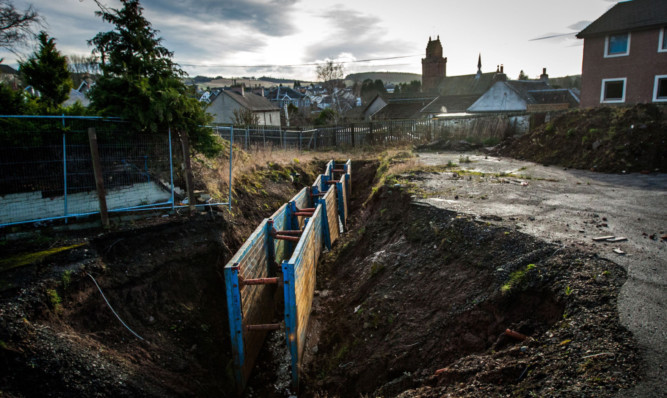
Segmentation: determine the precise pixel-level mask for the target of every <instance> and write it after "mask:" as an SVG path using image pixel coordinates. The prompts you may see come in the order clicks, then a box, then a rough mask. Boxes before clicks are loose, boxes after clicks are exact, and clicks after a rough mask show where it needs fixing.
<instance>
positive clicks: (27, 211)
mask: <svg viewBox="0 0 667 398" xmlns="http://www.w3.org/2000/svg"><path fill="white" fill-rule="evenodd" d="M169 198H171V193H170V192H167V191H165V190H164V189H162V188H161V187H160V186H159V185H157V184H155V183H153V182H144V183H138V184H133V185H128V186H126V187H123V188H119V189H112V190H109V191H107V208H108V209H109V210H113V209H120V208H125V207H133V206H139V205H145V204H151V203H160V202H166V201H167V200H169ZM64 206H65V198H64V197H63V196H57V197H53V198H43V197H42V192H41V191H38V192H25V193H16V194H9V195H4V196H0V224H4V223H12V222H19V221H27V220H35V219H40V218H51V217H60V216H63V215H64ZM67 208H68V211H67V212H68V214H78V213H90V212H95V211H99V202H98V199H97V191H89V192H79V193H75V194H70V195H67Z"/></svg>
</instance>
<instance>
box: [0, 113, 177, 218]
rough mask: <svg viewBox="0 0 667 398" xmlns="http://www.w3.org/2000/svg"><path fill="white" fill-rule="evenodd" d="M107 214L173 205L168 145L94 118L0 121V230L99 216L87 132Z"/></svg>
mask: <svg viewBox="0 0 667 398" xmlns="http://www.w3.org/2000/svg"><path fill="white" fill-rule="evenodd" d="M89 128H94V129H95V131H96V136H97V144H98V152H99V155H100V164H101V171H102V179H103V182H104V188H105V191H106V202H107V208H108V210H109V211H110V212H119V211H130V210H142V209H144V208H152V207H153V208H154V207H161V206H164V205H169V204H173V197H174V193H173V191H174V187H173V183H172V181H173V167H172V164H173V162H172V158H171V150H172V148H171V139H170V137H169V135H168V133H167V132H164V134H137V133H134V132H130V131H129V130H128V127H127V124H125V123H122V122H121V121H118V120H115V119H114V120H107V119H102V118H96V117H74V116H62V117H49V116H40V117H37V116H3V117H1V118H0V226H7V225H12V224H20V223H27V222H37V221H47V220H55V219H64V218H69V217H79V216H86V215H92V214H96V213H98V212H99V200H98V195H97V192H96V191H97V187H96V185H95V178H94V173H93V168H92V158H91V152H90V142H89V137H88V129H89Z"/></svg>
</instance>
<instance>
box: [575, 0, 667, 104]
mask: <svg viewBox="0 0 667 398" xmlns="http://www.w3.org/2000/svg"><path fill="white" fill-rule="evenodd" d="M666 30H667V1H666V0H633V1H625V2H621V3H618V4H616V5H615V6H614V7H612V8H611V9H609V11H607V12H606V13H604V14H603V15H602V16H601V17H600V18H598V19H597V20H595V21H593V22H592V23H591V24H590V25H588V27H586V29H584V30H582V31H581V32H579V34H577V37H578V38H580V39H583V40H584V58H583V68H582V83H581V106H582V107H595V106H602V105H613V104H635V103H649V102H654V103H661V102H662V103H667V32H666Z"/></svg>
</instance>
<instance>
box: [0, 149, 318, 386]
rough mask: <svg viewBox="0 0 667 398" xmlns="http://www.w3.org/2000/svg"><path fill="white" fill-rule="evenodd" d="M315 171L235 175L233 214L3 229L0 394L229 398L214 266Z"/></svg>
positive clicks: (219, 283) (222, 310)
mask: <svg viewBox="0 0 667 398" xmlns="http://www.w3.org/2000/svg"><path fill="white" fill-rule="evenodd" d="M320 163H321V164H320ZM323 165H324V164H323V163H322V162H317V164H310V165H306V166H303V167H297V166H291V167H288V168H284V167H281V166H277V165H272V166H271V167H270V168H268V169H260V170H256V171H255V172H253V173H251V174H249V175H247V176H244V177H243V178H241V179H239V180H238V181H237V184H236V185H235V193H236V194H235V199H236V200H235V202H234V207H233V215H230V214H229V213H228V212H227V210H226V209H219V210H207V211H203V212H197V214H195V215H192V216H189V215H187V211H182V212H180V213H179V212H176V213H173V214H168V215H167V214H164V215H160V214H158V215H156V216H153V217H149V218H142V219H137V220H136V221H131V222H129V223H127V222H126V223H120V224H117V225H116V226H115V227H114V230H112V231H103V230H101V229H93V230H83V231H68V230H63V225H55V226H54V225H51V226H42V227H41V228H40V229H39V231H38V232H39V233H36V232H35V231H32V233H31V234H29V235H28V237H23V236H24V235H26V232H25V231H18V232H17V231H12V232H11V234H10V235H12V236H14V237H17V236H19V237H23V238H22V239H18V240H3V241H2V245H1V246H0V249H1V250H2V258H3V259H4V261H3V263H2V265H3V267H2V268H3V271H2V272H1V273H0V280H1V283H0V286H2V289H1V300H0V319H1V320H0V395H2V396H8V397H29V396H114V397H115V396H127V397H144V396H145V397H158V396H159V397H165V396H222V397H225V396H232V391H233V388H232V386H233V383H232V373H231V367H230V366H231V365H230V364H231V353H230V348H229V332H228V325H227V315H226V302H225V288H224V278H223V275H222V268H223V267H224V265H225V264H226V261H227V260H228V259H229V258H230V257H231V255H232V254H233V253H234V252H235V251H236V249H238V248H239V247H240V245H241V244H242V243H243V241H244V239H245V238H246V237H247V236H248V235H249V234H250V233H251V232H252V230H254V228H255V227H256V225H257V224H259V222H260V221H261V219H262V218H264V217H267V216H269V215H270V214H271V213H272V212H273V211H274V210H275V209H276V208H277V207H278V206H280V205H281V204H282V203H284V202H285V201H287V200H288V199H289V198H290V197H292V196H293V195H294V194H295V193H296V192H297V191H298V190H299V189H301V187H302V186H304V185H310V184H311V183H312V181H313V175H314V170H319V169H321V168H322V167H323ZM294 172H297V173H298V174H299V175H300V182H292V180H293V178H290V175H291V174H293V173H294ZM114 221H117V220H114ZM32 228H34V227H32ZM75 245H79V246H75ZM70 246H75V247H74V248H70V249H68V250H63V251H61V252H59V253H57V254H51V255H35V253H45V250H46V253H50V252H49V250H52V251H53V252H56V251H57V250H54V249H56V248H60V247H70ZM23 259H28V260H27V261H23ZM20 261H23V262H25V263H26V264H25V265H23V266H12V265H11V264H9V263H12V262H14V263H15V264H16V263H19V262H20ZM7 264H9V265H10V266H6V265H7ZM93 278H94V279H95V281H96V283H98V284H99V286H100V287H101V289H102V291H103V293H104V295H106V298H107V299H108V301H109V303H110V304H111V305H112V306H113V308H114V310H115V311H116V312H117V313H118V315H119V316H120V318H121V319H122V320H123V321H124V322H125V323H126V324H127V325H128V327H129V328H131V329H132V331H133V332H134V333H136V334H137V335H138V336H139V337H135V336H134V335H133V334H132V332H131V331H130V330H128V329H126V328H125V327H124V326H123V325H122V324H121V323H120V322H119V320H118V319H116V317H115V316H114V314H113V313H112V311H111V310H110V308H109V307H108V306H107V303H105V299H104V298H103V296H102V294H101V293H100V291H99V290H98V289H97V287H96V285H95V283H94V282H93Z"/></svg>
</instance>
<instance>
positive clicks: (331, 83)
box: [315, 59, 344, 122]
mask: <svg viewBox="0 0 667 398" xmlns="http://www.w3.org/2000/svg"><path fill="white" fill-rule="evenodd" d="M315 72H316V73H317V80H318V81H321V82H322V87H324V88H325V89H326V90H327V93H328V94H329V95H330V96H331V101H332V104H333V106H334V109H333V111H334V120H335V122H338V116H339V114H340V111H341V109H340V104H339V102H338V100H337V96H336V93H335V91H336V88H339V87H341V86H344V83H343V76H344V75H343V64H341V63H336V62H334V61H333V60H331V59H327V60H326V61H325V62H324V63H323V64H320V65H317V68H316V69H315Z"/></svg>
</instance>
